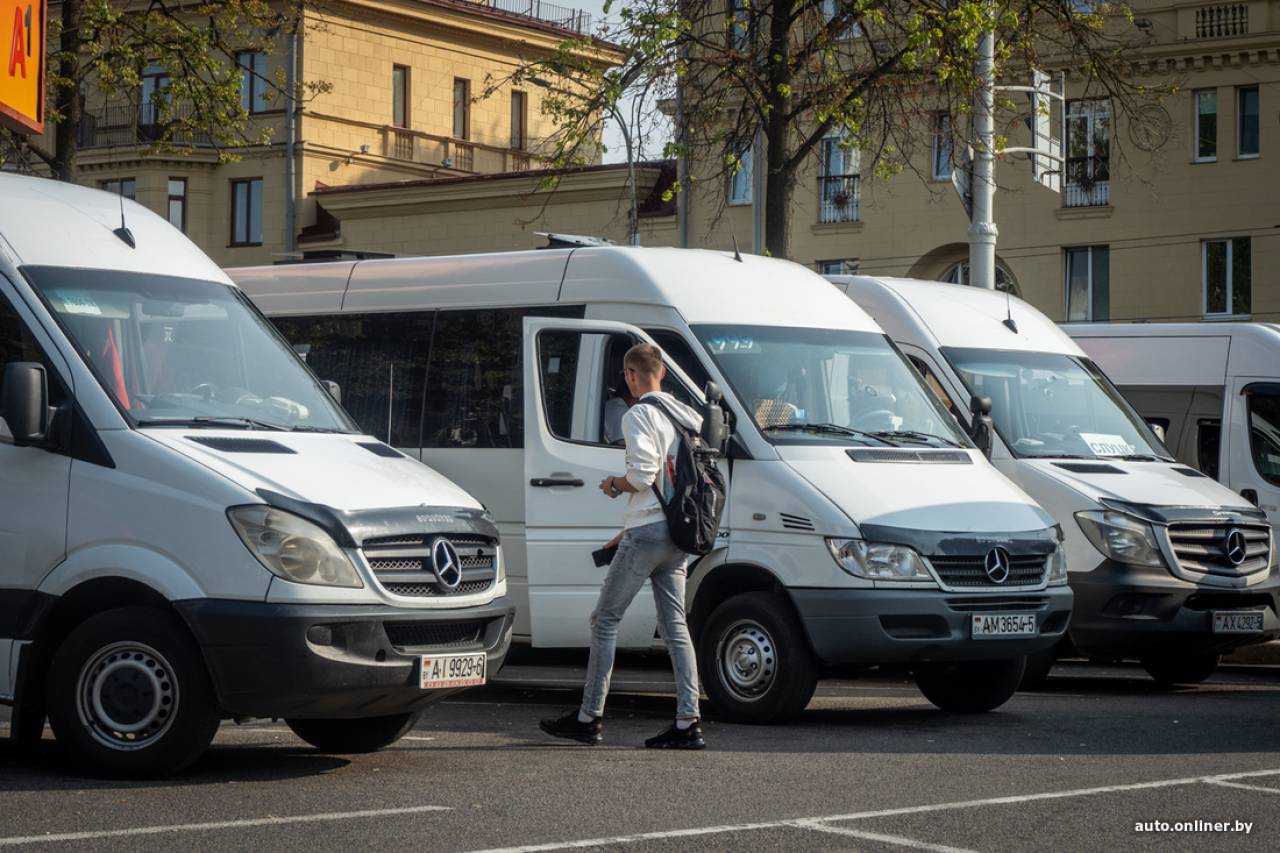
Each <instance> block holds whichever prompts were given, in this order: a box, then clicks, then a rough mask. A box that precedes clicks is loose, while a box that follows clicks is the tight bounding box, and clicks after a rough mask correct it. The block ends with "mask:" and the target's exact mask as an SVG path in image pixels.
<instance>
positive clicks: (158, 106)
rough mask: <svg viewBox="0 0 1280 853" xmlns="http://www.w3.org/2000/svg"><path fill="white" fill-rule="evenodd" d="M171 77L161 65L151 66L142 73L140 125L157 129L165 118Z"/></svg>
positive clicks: (139, 107)
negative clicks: (164, 113) (163, 111)
mask: <svg viewBox="0 0 1280 853" xmlns="http://www.w3.org/2000/svg"><path fill="white" fill-rule="evenodd" d="M169 82H170V81H169V75H168V73H167V72H166V71H165V70H164V69H163V68H161V67H160V66H159V65H156V64H154V63H153V64H151V65H148V66H147V69H146V70H145V71H143V72H142V93H141V95H140V96H139V98H138V124H139V125H140V126H142V127H145V128H151V127H155V126H156V125H158V124H160V121H161V119H162V118H163V115H162V110H163V109H164V106H165V97H166V95H167V94H168V89H169Z"/></svg>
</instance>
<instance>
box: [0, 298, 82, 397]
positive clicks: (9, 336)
mask: <svg viewBox="0 0 1280 853" xmlns="http://www.w3.org/2000/svg"><path fill="white" fill-rule="evenodd" d="M17 361H35V362H39V363H40V364H43V365H44V367H45V371H46V373H47V375H48V377H49V398H50V399H49V402H50V404H51V405H54V406H57V405H61V404H62V403H63V402H65V401H66V396H67V395H66V390H65V389H64V388H63V386H62V380H61V379H60V378H59V377H58V374H57V372H56V371H54V370H53V367H52V366H51V365H50V364H49V359H47V358H46V357H45V354H44V351H43V350H41V349H40V345H39V344H37V343H36V339H35V338H34V337H33V336H32V334H31V331H30V330H29V329H28V328H27V324H26V323H24V322H23V320H22V318H21V317H19V316H18V312H17V311H15V310H14V308H13V306H12V305H10V304H9V300H8V299H6V298H5V297H4V295H2V294H0V383H3V382H4V369H5V367H6V366H7V365H8V364H10V363H12V362H17ZM0 391H3V388H0Z"/></svg>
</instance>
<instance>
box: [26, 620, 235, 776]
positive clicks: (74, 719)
mask: <svg viewBox="0 0 1280 853" xmlns="http://www.w3.org/2000/svg"><path fill="white" fill-rule="evenodd" d="M45 694H46V702H47V705H48V713H49V724H50V726H52V728H53V734H54V736H55V737H56V738H57V740H58V743H59V745H61V746H62V748H63V749H65V750H66V751H67V754H68V755H69V756H70V758H71V760H72V761H74V762H75V763H76V764H78V765H80V766H81V767H83V768H84V769H85V770H86V771H87V772H89V773H91V774H93V775H96V776H104V777H108V778H113V779H151V778H157V777H161V776H168V775H170V774H172V773H176V772H178V771H179V770H182V769H183V768H184V767H186V766H188V765H189V764H191V762H193V761H195V760H196V759H197V758H199V757H200V755H201V754H202V753H203V752H204V751H205V750H206V749H207V748H208V746H209V743H210V741H212V740H213V736H214V734H216V733H217V731H218V724H219V722H220V721H221V716H222V715H221V712H220V710H219V707H218V700H217V697H216V695H215V694H214V691H213V685H212V684H211V683H210V680H209V672H208V670H207V669H206V668H205V662H204V658H203V656H202V655H201V654H200V649H199V647H197V646H196V643H195V641H194V640H193V639H192V638H191V634H190V633H189V632H188V631H187V628H186V626H185V625H183V624H182V622H181V621H179V619H178V618H177V617H176V616H175V615H173V614H172V613H169V612H167V611H165V610H161V609H159V608H156V607H120V608H116V609H114V610H107V611H104V612H102V613H98V614H97V615H94V616H90V617H89V618H88V619H86V620H85V621H84V622H82V623H80V625H78V626H77V627H76V628H75V629H74V630H73V631H72V632H71V633H70V634H69V635H68V636H67V638H66V640H64V641H63V642H62V645H61V646H59V647H58V650H57V652H56V653H55V654H54V656H53V661H52V663H51V664H50V667H49V676H48V679H47V681H46V682H45Z"/></svg>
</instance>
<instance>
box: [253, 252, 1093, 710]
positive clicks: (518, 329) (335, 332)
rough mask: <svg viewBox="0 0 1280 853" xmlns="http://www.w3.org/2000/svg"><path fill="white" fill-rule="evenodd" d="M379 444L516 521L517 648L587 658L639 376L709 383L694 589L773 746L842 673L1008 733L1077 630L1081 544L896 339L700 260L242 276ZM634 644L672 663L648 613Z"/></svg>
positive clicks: (444, 264) (724, 694)
mask: <svg viewBox="0 0 1280 853" xmlns="http://www.w3.org/2000/svg"><path fill="white" fill-rule="evenodd" d="M229 273H230V275H231V276H232V278H234V279H235V280H236V281H237V282H238V283H239V284H240V286H241V287H243V288H244V289H245V292H246V293H248V294H249V295H250V296H251V297H252V298H253V299H254V300H255V301H256V302H257V303H258V305H259V306H260V307H261V308H262V309H263V311H264V312H265V313H267V314H268V315H270V316H271V317H273V319H274V320H275V322H276V324H277V325H278V326H279V328H280V329H281V330H282V331H283V332H284V334H285V337H287V338H288V339H289V340H290V341H292V342H293V343H294V345H295V347H297V348H298V349H299V351H304V352H306V353H307V359H308V362H309V364H310V366H311V368H312V369H313V370H314V371H315V373H316V375H317V376H319V377H321V378H322V379H325V380H333V381H336V382H337V383H338V384H339V385H340V387H341V389H342V391H341V393H342V397H343V400H344V402H345V403H346V405H347V408H348V410H349V411H350V412H351V414H352V416H353V417H355V418H356V420H357V421H358V422H359V423H361V424H362V426H364V428H365V429H367V430H368V431H369V432H371V433H372V434H374V435H377V436H379V437H380V438H382V439H384V440H385V441H387V442H388V443H389V444H392V445H393V446H395V447H397V448H400V449H401V450H402V451H403V452H405V453H407V454H409V455H411V456H414V457H416V458H421V459H422V460H423V461H425V462H427V463H429V464H430V465H431V466H432V467H433V468H436V469H437V470H439V471H442V472H443V473H445V474H446V475H448V476H449V477H451V478H452V479H454V480H456V481H457V482H458V483H460V484H462V485H463V486H464V487H465V488H467V489H468V490H470V491H471V492H472V493H474V494H475V495H476V496H477V497H479V498H480V499H481V500H482V501H483V502H484V503H485V505H486V506H487V507H488V509H489V511H490V512H492V513H493V515H494V516H495V517H496V518H497V521H498V527H499V530H500V532H501V534H502V537H503V543H504V552H505V554H506V556H507V562H508V571H509V576H510V583H511V590H512V597H513V599H514V600H515V602H516V607H517V616H516V628H515V633H516V638H517V639H518V640H520V641H523V642H528V643H531V644H532V645H534V646H544V647H546V646H558V647H570V648H573V647H577V648H582V647H586V646H587V645H588V641H589V636H590V634H589V632H590V629H589V626H588V616H589V614H590V613H591V610H592V608H593V606H594V604H595V600H596V596H597V595H598V592H599V588H600V582H601V579H602V577H603V574H602V570H601V569H598V568H596V567H595V566H594V565H593V562H592V559H591V551H592V550H593V549H597V548H599V547H600V546H601V544H602V543H604V542H606V541H607V540H609V539H610V538H611V537H612V536H613V535H614V533H615V532H616V531H617V529H618V527H619V525H620V523H621V518H622V506H621V505H620V504H619V503H617V502H611V501H609V500H607V499H605V498H603V497H602V496H601V494H600V493H599V491H598V490H597V489H596V488H595V485H596V484H597V483H598V482H600V481H601V479H603V478H604V477H605V476H606V475H608V474H615V473H619V472H621V471H622V470H623V450H622V448H621V447H620V446H618V445H617V444H616V443H612V442H611V441H610V438H612V437H613V436H612V435H611V430H610V429H609V428H608V421H609V414H608V413H609V412H610V411H614V410H618V408H619V406H621V407H622V408H623V410H625V399H624V397H623V395H624V393H625V386H624V383H623V381H622V357H623V354H624V353H625V352H626V350H627V349H628V348H629V347H630V346H632V344H633V343H634V342H636V341H640V340H652V341H655V342H656V343H658V344H659V345H660V346H661V347H662V349H663V350H664V351H665V353H666V354H667V356H668V358H669V368H670V378H669V389H670V390H671V392H672V393H674V394H676V395H677V396H680V397H682V398H683V399H685V400H686V401H688V402H690V403H692V404H694V405H701V404H702V393H701V389H703V388H705V387H707V386H706V383H707V382H708V381H709V380H710V381H714V382H715V383H717V384H718V386H719V387H720V388H721V389H723V392H724V406H725V409H726V415H727V417H728V418H729V419H730V420H731V421H732V424H733V434H732V439H731V441H730V443H729V446H728V450H727V455H726V457H725V458H724V459H723V460H722V464H723V468H724V473H725V475H726V479H727V482H728V484H729V485H728V502H727V509H726V512H725V516H724V522H723V528H722V530H721V543H722V544H721V547H719V548H717V549H716V550H715V551H714V552H713V553H711V554H710V555H708V556H707V557H705V558H703V559H701V560H700V561H698V562H697V563H696V564H695V565H694V566H692V567H691V581H690V585H689V596H690V599H689V607H690V613H691V621H692V627H693V631H694V635H695V639H696V641H697V643H698V648H699V658H700V662H701V669H702V679H703V684H704V686H705V688H706V690H707V693H708V694H709V695H710V697H711V698H712V699H713V700H714V702H715V704H716V706H717V707H718V708H719V710H720V712H721V713H722V714H723V715H725V716H726V717H728V718H731V719H735V720H742V721H771V720H778V719H782V718H785V717H787V716H789V715H792V714H794V713H796V712H798V711H799V710H800V709H802V708H804V707H805V705H806V704H807V703H808V701H809V698H810V697H811V695H812V693H813V690H814V686H815V683H816V680H817V678H818V676H819V675H820V674H821V673H822V672H823V671H824V670H826V669H827V668H828V667H832V666H836V665H842V664H850V665H856V664H862V665H875V664H906V665H909V666H910V667H911V668H912V669H913V670H914V673H915V677H916V680H917V683H918V684H919V685H920V687H921V688H922V689H923V691H924V693H925V695H926V696H927V697H928V698H929V699H930V700H931V701H933V702H934V703H935V704H937V705H939V706H941V707H944V708H951V709H956V710H967V711H979V710H987V709H990V708H993V707H995V706H998V705H999V704H1001V703H1003V702H1004V701H1005V700H1006V699H1007V698H1008V697H1009V696H1010V695H1012V693H1013V691H1014V690H1015V689H1016V685H1017V682H1018V679H1019V678H1020V677H1021V675H1022V670H1023V657H1024V656H1025V655H1026V654H1028V653H1031V652H1035V651H1038V650H1040V649H1043V648H1046V647H1048V646H1051V645H1053V644H1054V643H1056V642H1057V640H1058V639H1059V638H1060V637H1061V636H1062V633H1063V631H1064V630H1065V629H1066V625H1067V621H1068V618H1069V615H1070V605H1071V593H1070V591H1069V590H1068V588H1067V587H1066V586H1065V585H1064V584H1065V570H1064V568H1063V566H1062V563H1061V559H1060V551H1059V544H1058V537H1059V531H1058V530H1057V528H1056V526H1055V525H1054V522H1053V520H1052V519H1051V518H1050V517H1049V516H1048V514H1047V513H1045V512H1044V510H1042V509H1040V507H1038V506H1036V504H1035V503H1034V502H1032V501H1031V500H1030V499H1029V498H1027V496H1026V495H1025V494H1024V493H1023V492H1022V491H1021V490H1019V489H1018V488H1017V487H1016V486H1014V485H1013V484H1012V483H1010V482H1009V481H1008V480H1007V479H1006V478H1005V477H1003V476H1002V475H1001V474H1000V473H999V472H998V471H996V470H995V469H994V468H993V467H991V466H990V464H989V463H988V462H987V460H986V459H985V458H983V456H982V454H981V453H979V452H978V451H977V450H976V449H975V448H974V447H973V446H972V444H971V442H970V441H969V440H968V438H967V437H966V436H965V434H964V433H963V432H962V431H961V430H960V429H959V428H958V427H957V425H956V423H955V421H954V420H953V419H952V418H951V416H950V415H948V414H947V412H946V411H945V410H944V409H942V407H941V406H940V405H939V403H938V402H937V400H936V398H934V397H933V395H932V394H930V393H929V392H928V389H927V388H925V386H924V385H923V384H922V383H921V381H920V379H919V377H918V376H917V375H916V373H915V372H914V371H913V370H911V368H910V366H909V365H908V364H907V362H906V361H905V360H903V358H902V356H901V355H900V354H899V353H898V351H897V350H895V349H894V348H893V346H892V344H891V343H890V342H889V341H888V339H887V338H886V337H885V335H884V333H883V332H882V331H881V330H880V328H879V327H877V326H876V324H875V323H874V322H873V321H872V320H871V319H870V318H869V317H868V316H867V315H866V314H865V313H864V312H863V311H861V310H860V309H859V308H857V307H856V306H855V305H853V303H851V302H850V301H849V300H847V299H845V298H844V297H843V296H841V295H840V294H837V293H836V292H835V291H834V290H833V289H832V288H831V287H830V286H829V285H828V284H827V283H826V282H825V281H823V280H822V278H820V277H819V276H817V275H816V274H815V273H813V272H811V271H808V270H805V269H804V268H803V267H800V266H798V265H796V264H792V263H789V262H785V261H778V260H770V259H766V258H759V257H744V258H741V259H738V258H736V257H735V256H734V255H732V254H721V253H716V252H704V251H690V250H679V249H640V248H620V247H606V248H578V249H570V250H562V249H547V250H538V251H530V252H518V253H509V254H490V255H472V256H463V257H432V258H399V259H386V260H365V261H355V262H342V263H328V264H309V263H302V264H293V265H276V266H271V267H260V268H252V269H239V270H230V271H229ZM619 644H620V645H621V646H623V647H629V648H636V649H645V648H650V647H655V646H660V645H661V642H660V639H659V637H658V635H657V620H656V617H655V610H654V607H653V604H652V602H651V601H649V600H648V599H647V597H646V596H643V595H642V597H641V598H640V599H639V600H638V601H637V603H636V605H634V606H633V607H632V609H631V610H630V611H629V612H628V614H627V616H626V619H625V620H624V621H623V623H622V626H621V629H620V638H619Z"/></svg>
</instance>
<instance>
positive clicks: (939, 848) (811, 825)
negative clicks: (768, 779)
mask: <svg viewBox="0 0 1280 853" xmlns="http://www.w3.org/2000/svg"><path fill="white" fill-rule="evenodd" d="M794 825H795V827H796V828H797V829H811V830H813V831H815V832H826V833H829V834H831V835H842V836H844V837H846V838H857V839H858V840H860V841H878V842H880V843H881V844H893V845H895V846H898V847H910V848H911V849H912V850H929V851H932V853H977V851H974V850H969V849H967V848H964V847H948V846H947V845H945V844H931V843H929V842H928V841H917V840H916V839H914V838H903V837H902V836H901V835H886V834H885V833H883V832H868V831H866V830H863V829H850V828H848V827H847V826H828V825H827V824H825V823H821V822H818V821H807V820H801V821H796V823H795V824H794Z"/></svg>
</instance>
